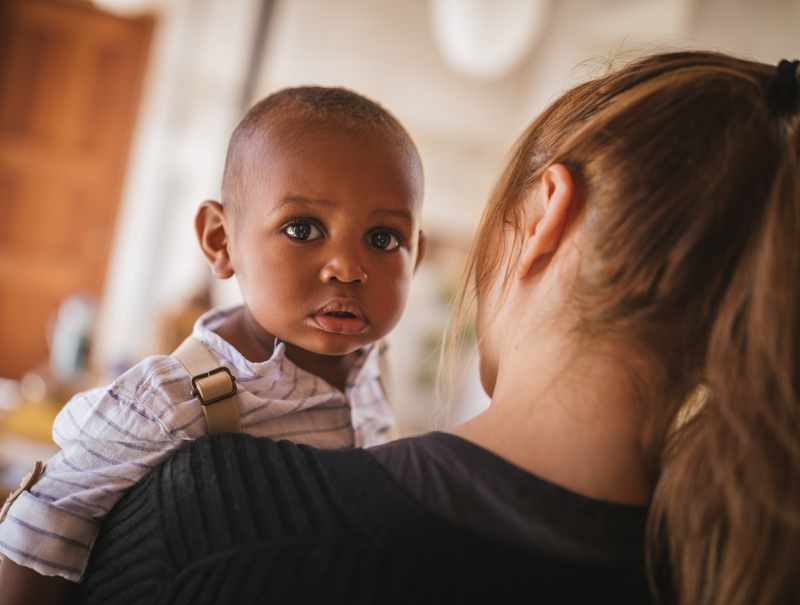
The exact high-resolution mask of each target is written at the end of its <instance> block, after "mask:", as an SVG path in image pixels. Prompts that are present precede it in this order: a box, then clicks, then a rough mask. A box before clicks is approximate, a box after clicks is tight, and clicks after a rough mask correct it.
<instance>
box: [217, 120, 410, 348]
mask: <svg viewBox="0 0 800 605" xmlns="http://www.w3.org/2000/svg"><path fill="white" fill-rule="evenodd" d="M282 135H285V133H281V132H280V131H278V132H277V133H270V134H267V135H265V136H264V138H263V140H262V141H259V143H261V144H260V145H256V146H254V147H252V148H251V149H252V155H251V157H250V160H249V166H248V167H246V168H245V170H244V171H243V177H244V178H245V179H246V184H245V186H237V188H236V195H237V196H238V197H237V199H236V200H235V201H234V203H236V204H237V208H236V211H235V212H231V211H230V209H228V208H226V211H225V214H226V219H227V221H228V222H229V226H228V229H227V230H226V231H227V233H228V245H227V249H228V254H229V255H230V260H231V263H232V266H233V269H234V272H235V274H236V275H237V278H238V281H239V287H240V289H241V292H242V296H243V298H244V302H245V305H246V306H247V308H248V310H249V311H250V313H251V315H252V316H253V318H254V319H255V320H256V321H257V322H258V324H260V326H261V327H262V328H263V329H264V330H266V332H268V334H269V335H271V336H273V337H277V338H279V339H281V340H282V341H284V342H287V343H289V344H292V345H295V346H297V347H301V348H303V349H305V350H307V351H312V352H314V353H319V354H323V355H344V354H347V353H350V352H353V351H355V350H357V349H359V348H360V347H362V346H364V345H366V344H369V343H372V342H375V341H377V340H379V339H380V338H382V337H383V336H385V335H386V334H387V333H388V332H389V331H391V329H392V328H393V327H394V326H395V324H396V323H397V321H398V320H399V319H400V315H401V314H402V311H403V308H404V306H405V302H406V297H407V294H408V288H409V284H410V282H411V277H412V275H413V273H414V270H415V269H416V266H417V264H418V262H419V260H420V258H421V254H420V248H421V245H422V242H421V241H420V231H419V212H420V206H421V201H422V200H421V198H422V175H421V171H420V168H419V164H418V161H417V159H416V155H413V154H411V153H409V150H408V149H398V148H397V146H395V145H393V144H392V143H391V142H390V141H389V140H388V139H387V137H386V136H385V135H381V134H380V133H354V132H348V131H342V130H331V129H325V130H321V131H320V130H313V131H312V132H306V133H303V134H293V135H292V136H290V137H287V136H282ZM230 223H233V225H230ZM231 227H232V228H231Z"/></svg>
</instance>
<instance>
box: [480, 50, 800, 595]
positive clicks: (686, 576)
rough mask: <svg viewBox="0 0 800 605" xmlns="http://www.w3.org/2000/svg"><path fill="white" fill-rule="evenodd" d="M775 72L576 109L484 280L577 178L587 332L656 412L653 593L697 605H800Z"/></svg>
mask: <svg viewBox="0 0 800 605" xmlns="http://www.w3.org/2000/svg"><path fill="white" fill-rule="evenodd" d="M775 73H776V68H775V66H770V65H764V64H761V63H756V62H753V61H748V60H742V59H737V58H733V57H730V56H726V55H722V54H717V53H711V52H677V53H669V54H660V55H655V56H650V57H646V58H643V59H639V60H636V61H634V62H633V63H631V64H629V65H627V66H625V67H624V68H622V69H619V70H616V71H613V72H611V73H609V74H607V75H605V76H603V77H600V78H599V79H596V80H593V81H591V82H587V83H585V84H581V85H579V86H577V87H575V88H573V89H572V90H570V91H568V92H566V93H565V94H563V95H562V96H561V97H560V98H559V99H557V100H556V101H555V102H554V103H553V104H552V105H550V107H549V108H548V109H547V110H546V111H545V112H544V113H543V114H542V115H541V116H540V117H539V118H538V119H537V120H535V121H534V122H533V123H532V124H531V125H530V126H529V127H528V128H527V130H526V131H525V132H524V133H523V135H522V136H521V138H520V139H519V141H518V143H517V145H516V147H515V149H514V151H513V153H512V155H511V157H510V160H509V163H508V165H507V167H506V169H505V171H504V172H503V174H502V176H501V178H500V181H499V182H498V184H497V185H496V187H495V190H494V192H493V194H492V196H491V198H490V201H489V205H488V208H487V209H486V212H485V214H484V217H483V221H482V225H481V228H480V231H479V234H478V237H477V239H476V243H475V246H474V249H473V252H472V257H471V262H470V265H469V266H470V271H471V272H472V273H473V276H474V280H475V281H474V286H475V292H480V290H481V288H483V287H485V285H486V284H487V283H489V282H490V281H491V280H493V279H495V277H496V274H497V273H498V272H499V271H500V267H501V266H502V263H501V261H502V259H503V258H504V257H505V255H506V254H514V252H513V251H507V250H506V249H505V248H504V246H505V244H504V242H505V241H506V239H505V238H504V237H503V234H504V233H505V232H506V231H507V230H508V229H512V230H515V231H516V233H517V235H518V236H519V234H520V233H521V227H522V224H521V218H522V214H521V213H522V209H523V202H524V200H525V198H526V194H528V193H529V192H530V191H531V189H532V188H533V186H534V185H535V184H537V182H538V180H539V179H540V177H541V174H542V172H543V170H544V169H545V168H547V167H548V166H549V165H551V164H554V163H560V164H563V165H565V166H566V167H567V168H568V169H569V170H570V173H571V174H572V176H573V178H574V180H575V182H576V185H577V187H578V190H579V191H580V192H581V196H580V199H581V208H580V209H579V212H580V213H581V216H582V220H583V221H584V223H583V224H584V225H585V228H586V234H587V238H588V239H587V240H586V241H588V245H587V247H586V248H585V249H584V250H583V256H582V260H581V266H580V268H579V272H578V277H577V279H576V281H575V283H574V284H572V285H571V290H570V292H571V296H572V298H571V301H572V303H574V304H573V305H572V308H574V310H575V312H576V318H577V319H576V326H577V327H576V330H577V333H578V334H579V335H580V336H581V337H582V338H589V339H591V338H595V337H602V338H612V339H614V341H615V342H617V343H619V344H620V345H622V346H621V347H620V350H621V351H624V354H625V355H627V359H628V360H629V361H630V363H631V364H632V365H633V367H635V368H636V370H637V372H638V373H639V375H640V379H641V380H642V381H643V382H644V383H645V384H646V385H647V388H646V390H645V391H644V392H645V393H646V394H650V395H651V397H649V401H650V403H649V404H648V403H647V402H646V403H644V405H645V417H646V418H648V419H649V423H648V427H649V432H650V438H649V443H650V444H651V448H650V449H651V453H652V470H653V476H654V478H655V479H656V481H657V483H656V488H655V493H654V496H653V502H652V506H651V512H650V521H649V527H648V556H649V566H650V572H651V580H652V581H653V582H654V583H655V584H656V585H657V586H658V587H659V589H660V592H661V594H662V596H663V595H664V594H665V590H666V591H667V593H668V592H669V591H674V593H673V594H671V595H670V594H667V598H668V600H671V599H677V600H678V601H679V602H681V603H704V604H720V605H721V604H725V605H735V604H740V603H741V604H744V603H747V604H753V603H779V602H781V603H783V602H790V601H791V602H796V601H797V599H799V598H800V401H798V395H799V394H800V356H799V355H798V353H800V351H799V350H798V347H800V160H799V159H798V156H800V115H799V114H798V106H797V105H798V104H797V98H796V95H795V97H793V98H792V97H791V95H789V98H788V100H787V95H785V94H783V95H782V96H781V94H777V93H776V91H775V80H774V75H775ZM784 76H786V74H785V73H784ZM792 76H793V77H796V76H794V74H792ZM784 84H785V81H784ZM784 88H785V87H784ZM789 90H790V92H791V90H794V91H795V92H796V85H795V87H794V88H792V87H789ZM778 92H779V93H780V91H778ZM516 241H517V245H518V242H519V237H517V240H516ZM511 266H513V263H512V265H511ZM698 392H702V393H703V394H704V396H703V398H702V401H701V402H700V403H698V400H697V398H694V399H693V398H692V394H693V393H698ZM646 401H647V399H646ZM687 401H693V402H694V407H693V409H692V410H691V411H690V413H687V409H686V408H687V403H686V402H687Z"/></svg>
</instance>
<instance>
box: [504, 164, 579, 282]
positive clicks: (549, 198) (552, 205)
mask: <svg viewBox="0 0 800 605" xmlns="http://www.w3.org/2000/svg"><path fill="white" fill-rule="evenodd" d="M574 196H575V185H574V182H573V180H572V175H571V174H570V172H569V170H567V167H566V166H564V165H563V164H552V165H550V166H548V167H547V169H545V171H544V173H543V174H542V179H541V182H540V183H539V186H538V188H537V189H536V190H535V191H534V192H533V194H532V197H533V199H532V200H531V203H532V204H533V205H534V206H536V207H537V210H538V211H537V212H535V213H534V217H533V219H532V220H530V221H529V222H528V224H527V225H526V226H525V234H524V241H523V242H522V252H521V253H520V257H519V261H518V265H517V277H519V278H524V277H526V276H527V275H528V274H529V273H530V272H531V270H532V269H533V266H534V265H535V264H536V261H537V260H539V259H541V258H544V257H546V256H549V255H551V254H553V253H554V252H555V251H556V249H557V248H558V246H559V244H560V243H561V237H562V236H563V235H564V229H565V228H566V226H567V221H568V220H569V215H570V209H571V208H572V204H573V201H574Z"/></svg>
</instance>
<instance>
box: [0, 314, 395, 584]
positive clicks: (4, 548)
mask: <svg viewBox="0 0 800 605" xmlns="http://www.w3.org/2000/svg"><path fill="white" fill-rule="evenodd" d="M234 310H235V308H227V309H215V310H212V311H210V312H209V313H206V314H205V315H204V316H203V317H201V318H200V319H199V320H198V321H197V323H196V324H195V327H194V332H193V336H194V337H195V338H197V339H198V340H199V341H200V342H202V343H203V344H204V345H206V347H207V348H208V349H209V351H210V352H211V353H212V355H214V357H215V358H216V359H217V360H218V361H219V363H220V364H221V365H224V366H227V367H228V368H229V369H230V371H231V373H232V374H233V376H234V377H235V378H236V385H237V388H238V391H237V394H236V397H237V404H238V407H239V420H240V424H241V427H242V432H244V433H248V434H250V435H253V436H256V437H270V438H272V439H275V440H279V439H289V440H291V441H293V442H295V443H298V444H307V445H312V446H315V447H320V448H342V447H352V446H354V445H355V446H357V447H368V446H372V445H378V444H380V443H383V442H385V441H386V440H387V437H388V434H389V432H390V430H391V428H392V426H393V420H392V415H391V411H390V409H389V405H388V402H387V400H386V397H385V396H384V394H383V390H382V388H381V384H380V380H379V376H380V370H379V364H378V355H379V351H378V347H377V346H375V345H371V346H369V347H367V348H365V349H364V351H363V352H362V354H361V356H360V357H359V359H358V361H357V362H356V364H355V366H354V367H353V369H352V370H351V373H350V375H349V377H348V380H347V385H346V387H345V391H344V393H342V392H341V391H340V390H339V389H336V388H334V387H333V386H331V385H329V384H328V383H327V382H325V381H324V380H323V379H321V378H319V377H317V376H315V375H313V374H310V373H309V372H306V371H304V370H303V369H301V368H299V367H297V366H296V365H294V364H293V363H292V362H291V361H290V360H289V359H288V358H287V357H286V355H285V347H284V345H283V343H280V342H276V346H275V349H274V351H273V354H272V356H271V357H270V359H269V360H267V361H265V362H261V363H252V362H250V361H248V360H246V359H245V358H244V357H242V355H241V354H240V353H239V352H238V351H237V350H236V349H234V348H233V347H232V346H231V345H230V344H228V343H227V342H226V341H224V340H223V339H222V338H220V337H219V336H218V335H217V334H216V333H214V332H213V330H214V329H215V328H217V327H219V326H220V325H221V324H222V323H224V321H225V320H226V319H227V318H228V316H229V315H230V314H231V313H232V312H233V311H234ZM190 391H191V385H190V380H189V375H188V374H187V373H186V371H185V370H184V369H183V368H182V366H181V365H180V364H179V363H178V361H177V360H176V359H175V358H173V357H167V356H156V357H148V358H147V359H145V360H144V361H142V362H141V363H139V364H138V365H136V366H134V367H133V368H131V369H130V370H128V371H127V372H126V373H125V374H123V375H122V376H121V377H120V378H118V379H117V380H116V381H115V382H114V383H112V384H111V385H110V386H108V387H104V388H97V389H93V390H91V391H86V392H85V393H80V394H78V395H76V396H75V397H73V398H72V400H71V401H70V402H69V403H67V405H66V406H64V408H63V410H62V411H61V412H60V413H59V415H58V417H57V418H56V420H55V423H54V424H53V439H54V440H55V442H56V443H57V444H58V445H59V446H60V447H61V452H60V453H59V454H57V455H56V456H54V457H53V458H52V459H50V460H49V461H48V462H47V464H46V465H45V472H44V475H43V476H42V477H41V478H40V479H39V480H38V481H37V482H36V484H35V485H34V486H33V487H32V488H31V490H30V491H29V492H23V493H22V494H21V495H20V496H19V497H18V499H17V500H16V501H15V502H14V503H13V504H12V505H11V508H10V509H9V510H8V513H7V515H6V517H5V519H4V520H3V521H2V522H1V523H0V554H2V555H3V556H7V557H9V558H10V559H12V560H13V561H15V562H16V563H18V564H19V565H23V566H25V567H30V568H32V569H34V570H35V571H37V572H39V573H40V574H43V575H51V576H52V575H58V576H62V577H64V578H67V579H68V580H72V581H78V580H80V579H81V576H82V575H83V572H84V570H85V569H86V563H87V561H88V558H89V553H90V551H91V548H92V545H93V543H94V540H95V538H96V537H97V533H98V530H99V527H100V522H101V521H102V519H103V518H104V517H105V515H106V514H107V513H108V512H109V511H110V510H111V508H112V507H113V506H114V504H115V503H116V502H117V501H119V499H120V498H121V497H122V496H123V494H124V493H125V492H126V490H128V489H129V488H131V487H132V486H133V485H134V484H135V483H137V482H138V481H139V480H140V479H142V478H143V477H144V476H145V475H146V474H147V473H148V472H149V471H150V470H151V469H152V468H153V467H154V466H156V465H157V464H158V463H159V462H161V461H162V460H164V459H165V458H166V457H167V456H169V455H170V454H171V453H172V452H174V451H175V450H177V449H178V448H180V447H181V445H182V444H184V443H185V442H186V441H187V440H193V439H197V438H198V437H201V436H202V435H204V434H205V433H206V424H205V421H204V419H203V413H202V410H201V407H200V403H199V402H198V401H197V399H195V398H194V397H193V396H192V395H191V393H190Z"/></svg>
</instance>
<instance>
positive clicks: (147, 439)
mask: <svg viewBox="0 0 800 605" xmlns="http://www.w3.org/2000/svg"><path fill="white" fill-rule="evenodd" d="M176 372H177V376H176V375H175V374H176ZM131 373H133V375H131ZM183 376H185V373H183V372H182V370H181V369H180V367H179V366H178V365H177V362H175V361H174V360H171V359H170V358H155V361H151V362H150V363H149V364H145V363H143V364H140V365H139V366H137V367H136V368H134V369H133V370H131V371H130V372H129V373H127V374H126V375H124V376H123V377H121V378H120V379H119V380H117V381H116V382H115V383H114V384H113V385H111V387H109V388H107V389H95V390H93V391H88V392H86V393H81V394H79V395H77V396H76V397H74V398H73V399H72V401H70V402H69V403H68V404H67V405H66V406H65V407H64V409H63V410H62V411H61V413H60V414H59V416H58V417H57V419H56V422H55V424H54V426H53V437H54V439H55V440H56V442H57V443H58V444H59V445H60V446H61V447H62V451H61V452H60V453H59V454H58V455H56V456H54V457H53V458H52V459H51V460H49V461H48V462H47V464H46V466H45V470H44V475H43V476H42V477H41V478H40V479H39V480H38V481H37V482H36V483H35V484H34V485H33V486H32V487H31V488H30V491H25V492H22V494H20V496H19V497H18V499H17V500H16V501H15V502H14V503H13V504H12V505H11V507H10V508H9V509H8V513H7V515H6V517H5V519H4V520H2V522H0V553H2V554H3V555H4V556H5V562H4V563H3V567H5V565H6V563H8V562H10V561H13V562H14V563H15V564H16V565H12V566H9V568H8V569H11V570H12V571H13V572H14V573H10V572H8V573H7V572H6V571H5V570H4V571H2V572H1V574H0V582H1V583H0V593H3V594H5V593H6V586H5V585H4V583H5V582H6V581H10V582H11V581H13V582H15V583H16V584H15V585H17V586H23V585H26V582H27V581H26V578H28V577H30V575H29V573H28V572H24V573H22V574H19V573H16V571H17V570H16V568H17V567H19V566H23V567H25V568H30V569H31V570H32V572H35V576H34V577H36V576H38V575H39V574H41V576H47V577H50V576H60V577H62V578H64V579H66V580H69V581H71V582H74V581H78V580H79V579H80V577H81V576H82V574H83V572H84V570H85V568H86V564H87V562H88V558H89V553H90V551H91V548H92V545H93V544H94V540H95V538H96V536H97V533H98V531H99V527H100V522H101V520H102V519H103V518H104V517H105V515H106V514H107V513H108V512H109V511H110V510H111V508H112V507H113V506H114V504H116V502H117V501H119V499H120V498H121V497H122V496H123V495H124V493H125V492H126V491H127V490H128V489H129V488H130V487H132V486H133V485H134V484H135V483H137V482H138V481H139V480H140V479H142V478H143V477H144V476H145V475H146V474H147V473H148V472H149V471H150V469H152V468H153V467H154V466H155V465H156V464H158V463H159V462H160V461H161V460H163V459H164V458H166V457H167V456H168V455H169V454H170V453H171V452H172V451H174V450H175V449H177V448H178V447H180V445H181V444H182V443H183V438H185V437H186V431H185V430H178V431H172V430H171V429H169V428H167V426H166V425H165V424H164V419H165V418H167V419H168V421H169V420H174V419H175V413H174V411H175V407H176V403H175V402H177V405H180V404H181V403H185V401H184V400H188V401H191V400H192V398H191V396H190V395H189V388H188V377H187V378H186V380H182V378H183ZM182 382H186V383H187V385H182V384H181V383H182ZM176 385H178V391H179V392H177V393H175V392H172V391H174V390H175V388H176ZM184 387H185V388H184ZM184 390H185V391H186V393H185V394H184V393H183V391H184ZM184 395H185V397H184ZM195 413H199V414H201V412H199V409H198V406H196V405H195V406H187V414H188V415H189V416H191V415H192V414H195ZM201 417H202V416H201ZM170 426H172V425H170ZM202 426H204V425H203V424H202V422H201V423H200V430H202ZM184 428H185V427H184ZM9 573H10V575H9ZM41 576H39V577H40V578H41ZM47 582H48V583H50V582H51V581H50V580H48V581H47ZM53 582H54V583H55V584H56V585H57V582H55V581H53ZM29 602H31V601H29Z"/></svg>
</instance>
